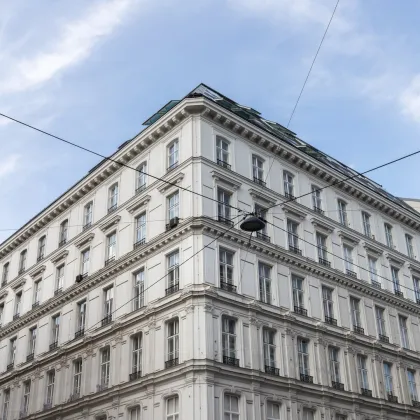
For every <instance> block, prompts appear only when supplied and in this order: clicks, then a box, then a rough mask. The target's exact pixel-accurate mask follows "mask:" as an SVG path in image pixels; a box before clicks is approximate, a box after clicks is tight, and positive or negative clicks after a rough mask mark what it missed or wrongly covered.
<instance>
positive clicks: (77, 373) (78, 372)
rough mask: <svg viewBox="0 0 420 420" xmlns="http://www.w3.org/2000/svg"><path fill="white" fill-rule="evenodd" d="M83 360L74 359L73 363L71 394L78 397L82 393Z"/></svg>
mask: <svg viewBox="0 0 420 420" xmlns="http://www.w3.org/2000/svg"><path fill="white" fill-rule="evenodd" d="M82 375H83V360H82V359H81V358H79V359H76V360H75V361H74V362H73V393H74V394H76V395H77V394H78V395H80V394H81V392H82Z"/></svg>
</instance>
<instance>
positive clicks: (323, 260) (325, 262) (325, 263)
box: [318, 257, 331, 267]
mask: <svg viewBox="0 0 420 420" xmlns="http://www.w3.org/2000/svg"><path fill="white" fill-rule="evenodd" d="M318 261H319V263H320V264H322V265H325V266H326V267H331V263H330V262H329V261H328V260H326V259H325V258H321V257H319V258H318Z"/></svg>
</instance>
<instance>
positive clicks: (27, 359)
mask: <svg viewBox="0 0 420 420" xmlns="http://www.w3.org/2000/svg"><path fill="white" fill-rule="evenodd" d="M32 360H34V353H33V352H32V353H29V354H28V355H27V356H26V361H27V362H32Z"/></svg>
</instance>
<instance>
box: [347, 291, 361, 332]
mask: <svg viewBox="0 0 420 420" xmlns="http://www.w3.org/2000/svg"><path fill="white" fill-rule="evenodd" d="M349 301H350V314H351V322H352V325H353V327H359V328H363V326H362V316H361V312H360V299H359V298H355V297H353V296H350V299H349Z"/></svg>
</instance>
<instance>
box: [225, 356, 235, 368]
mask: <svg viewBox="0 0 420 420" xmlns="http://www.w3.org/2000/svg"><path fill="white" fill-rule="evenodd" d="M223 363H224V364H225V365H230V366H239V359H235V358H234V357H229V356H223Z"/></svg>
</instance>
